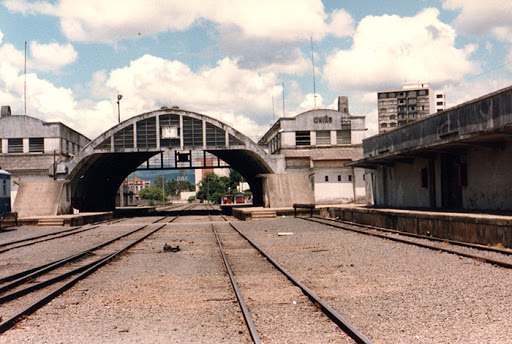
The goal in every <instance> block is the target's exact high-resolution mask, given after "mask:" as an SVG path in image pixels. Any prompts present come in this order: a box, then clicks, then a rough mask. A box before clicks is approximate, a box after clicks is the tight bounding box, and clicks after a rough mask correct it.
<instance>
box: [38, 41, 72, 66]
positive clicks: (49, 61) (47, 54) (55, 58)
mask: <svg viewBox="0 0 512 344" xmlns="http://www.w3.org/2000/svg"><path fill="white" fill-rule="evenodd" d="M30 53H31V55H32V61H31V67H32V68H34V69H37V70H43V71H49V70H56V69H59V68H61V67H63V66H65V65H67V64H70V63H73V62H75V61H76V58H77V56H78V54H77V52H76V51H75V49H74V48H73V46H72V45H71V44H69V43H68V44H65V45H61V44H58V43H50V44H40V43H38V42H35V41H33V42H31V43H30Z"/></svg>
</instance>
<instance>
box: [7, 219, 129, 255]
mask: <svg viewBox="0 0 512 344" xmlns="http://www.w3.org/2000/svg"><path fill="white" fill-rule="evenodd" d="M123 220H124V219H121V220H114V221H111V220H104V221H99V222H95V223H94V224H93V225H92V227H89V228H83V229H81V230H80V228H82V227H85V226H77V227H74V228H70V229H66V230H62V231H57V232H53V233H47V234H43V235H38V236H34V237H30V238H25V239H20V240H15V241H10V242H6V243H2V244H0V247H6V246H9V245H14V244H19V243H23V242H25V244H22V245H18V246H14V247H8V248H6V249H1V250H0V253H4V252H7V251H10V250H12V249H16V248H21V247H26V246H31V245H34V244H38V243H41V242H45V241H50V240H54V239H60V238H64V237H67V236H70V235H75V234H78V233H82V232H85V231H88V230H91V229H96V228H98V227H99V226H100V225H102V224H106V225H110V224H112V223H117V222H121V221H123ZM106 222H110V223H106ZM69 232H71V233H69ZM59 234H62V235H59ZM48 237H51V238H48ZM42 238H46V239H43V240H37V239H42ZM31 240H37V241H34V242H30V243H26V242H27V241H31Z"/></svg>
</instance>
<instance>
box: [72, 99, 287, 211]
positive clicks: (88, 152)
mask: <svg viewBox="0 0 512 344" xmlns="http://www.w3.org/2000/svg"><path fill="white" fill-rule="evenodd" d="M198 151H199V152H200V151H206V152H209V153H211V154H213V155H215V156H217V157H218V158H219V159H221V160H223V161H225V162H226V163H227V164H229V165H230V167H231V168H233V169H235V170H237V171H238V172H240V173H241V174H242V176H243V177H244V178H245V180H246V181H247V182H248V183H249V185H250V187H251V190H252V192H253V199H254V203H255V205H261V204H263V194H262V185H261V178H257V176H258V175H259V174H268V173H282V172H283V170H284V163H283V160H282V159H280V157H276V156H271V155H270V154H267V153H266V152H265V151H264V150H263V149H261V147H259V146H258V145H257V144H256V143H255V142H254V141H252V140H251V139H250V138H248V137H247V136H245V135H243V134H242V133H240V132H238V131H237V130H235V129H233V128H232V127H230V126H228V125H226V124H225V123H222V122H220V121H218V120H216V119H214V118H211V117H208V116H205V115H202V114H199V113H195V112H190V111H185V110H181V109H175V108H170V109H168V108H163V109H160V110H157V111H152V112H148V113H144V114H141V115H138V116H135V117H132V118H130V119H128V120H126V121H124V122H122V123H120V124H118V125H116V126H115V127H112V128H111V129H109V130H107V131H106V132H105V133H103V134H101V135H100V136H98V137H97V138H96V139H95V140H93V141H91V142H90V143H89V144H88V145H87V146H86V147H84V149H83V150H82V151H81V152H80V153H79V154H78V155H76V156H75V157H74V158H73V159H72V160H70V161H69V162H68V166H67V168H68V171H69V175H68V178H67V179H68V180H70V181H71V189H72V191H71V194H72V200H71V202H72V206H73V207H74V208H77V209H79V210H80V211H107V210H112V209H114V207H115V195H116V192H117V190H118V189H119V186H120V185H121V183H122V182H123V181H124V179H125V178H126V177H127V176H128V175H129V174H130V173H131V172H133V171H134V170H135V169H137V167H139V166H140V165H141V164H143V163H144V162H145V161H147V160H148V159H150V158H151V157H153V156H155V155H157V154H160V155H161V157H162V161H165V160H168V161H167V162H166V166H165V167H166V168H198V167H199V166H197V167H194V163H195V160H197V159H200V156H201V154H197V152H198ZM198 156H199V157H198ZM169 163H170V164H171V166H169V165H168V164H169ZM162 167H164V166H163V162H162Z"/></svg>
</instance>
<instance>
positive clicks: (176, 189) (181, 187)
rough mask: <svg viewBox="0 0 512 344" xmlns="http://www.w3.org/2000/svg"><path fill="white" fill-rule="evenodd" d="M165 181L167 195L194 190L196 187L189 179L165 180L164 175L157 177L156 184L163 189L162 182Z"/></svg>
mask: <svg viewBox="0 0 512 344" xmlns="http://www.w3.org/2000/svg"><path fill="white" fill-rule="evenodd" d="M164 181H165V184H164V190H165V197H167V196H169V195H179V194H180V192H181V191H194V190H195V189H196V188H195V186H194V184H192V183H191V182H189V181H188V180H184V181H178V180H175V179H169V180H165V179H164V178H163V177H156V178H155V186H156V187H159V188H160V190H161V189H162V183H163V182H164Z"/></svg>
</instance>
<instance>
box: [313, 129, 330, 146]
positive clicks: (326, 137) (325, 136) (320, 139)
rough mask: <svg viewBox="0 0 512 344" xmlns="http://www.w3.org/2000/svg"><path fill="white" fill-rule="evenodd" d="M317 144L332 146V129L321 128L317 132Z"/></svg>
mask: <svg viewBox="0 0 512 344" xmlns="http://www.w3.org/2000/svg"><path fill="white" fill-rule="evenodd" d="M316 145H317V146H330V145H331V132H330V130H320V131H317V132H316Z"/></svg>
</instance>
